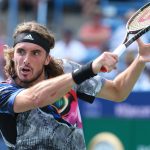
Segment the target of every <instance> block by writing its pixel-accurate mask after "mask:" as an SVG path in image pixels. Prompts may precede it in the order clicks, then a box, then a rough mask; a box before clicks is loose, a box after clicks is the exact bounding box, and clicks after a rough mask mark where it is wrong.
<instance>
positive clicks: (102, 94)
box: [97, 80, 120, 102]
mask: <svg viewBox="0 0 150 150" xmlns="http://www.w3.org/2000/svg"><path fill="white" fill-rule="evenodd" d="M97 97H99V98H103V99H106V100H111V101H115V102H117V101H119V99H120V93H119V91H118V88H117V86H116V84H115V83H114V82H113V81H111V80H105V83H104V84H103V86H102V88H101V90H100V91H99V92H98V94H97Z"/></svg>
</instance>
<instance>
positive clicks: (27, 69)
mask: <svg viewBox="0 0 150 150" xmlns="http://www.w3.org/2000/svg"><path fill="white" fill-rule="evenodd" d="M30 72H31V69H30V68H27V67H23V68H22V69H21V73H22V74H23V75H27V74H29V73H30Z"/></svg>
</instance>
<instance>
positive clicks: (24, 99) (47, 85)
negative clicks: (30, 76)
mask: <svg viewBox="0 0 150 150" xmlns="http://www.w3.org/2000/svg"><path fill="white" fill-rule="evenodd" d="M73 85H74V81H73V79H72V74H71V73H68V74H64V75H60V76H58V77H55V78H51V79H47V80H44V81H41V82H39V83H37V84H36V85H34V86H32V87H30V88H27V89H24V90H22V91H21V92H20V93H19V94H18V95H17V96H16V98H15V101H14V106H13V109H14V112H16V113H19V112H24V111H28V110H31V109H34V108H37V107H43V106H46V105H49V104H53V103H54V102H56V101H57V100H58V99H59V98H61V97H63V96H64V95H65V94H66V93H67V92H68V91H69V90H70V89H71V88H72V86H73Z"/></svg>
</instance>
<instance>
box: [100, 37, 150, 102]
mask: <svg viewBox="0 0 150 150" xmlns="http://www.w3.org/2000/svg"><path fill="white" fill-rule="evenodd" d="M138 45H139V54H138V56H137V57H136V59H135V60H134V61H133V63H132V64H131V65H130V66H129V67H128V68H127V69H126V70H125V71H124V72H122V73H121V74H119V75H118V76H117V77H116V78H115V79H114V80H113V81H108V80H107V81H106V83H105V85H104V86H103V88H102V90H101V91H100V92H99V93H98V95H97V96H98V97H101V98H104V99H109V100H113V101H122V100H124V99H126V98H127V97H128V95H129V94H130V92H131V91H132V89H133V86H134V85H135V83H136V81H137V80H138V78H139V76H140V74H141V72H142V71H143V69H144V67H145V63H146V62H150V44H144V43H143V42H142V41H140V40H138Z"/></svg>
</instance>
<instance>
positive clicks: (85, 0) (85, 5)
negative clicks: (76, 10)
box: [80, 0, 99, 16]
mask: <svg viewBox="0 0 150 150" xmlns="http://www.w3.org/2000/svg"><path fill="white" fill-rule="evenodd" d="M98 2H99V0H80V4H81V6H82V13H83V15H84V16H90V15H91V13H92V11H93V10H94V9H95V7H96V5H97V3H98Z"/></svg>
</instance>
